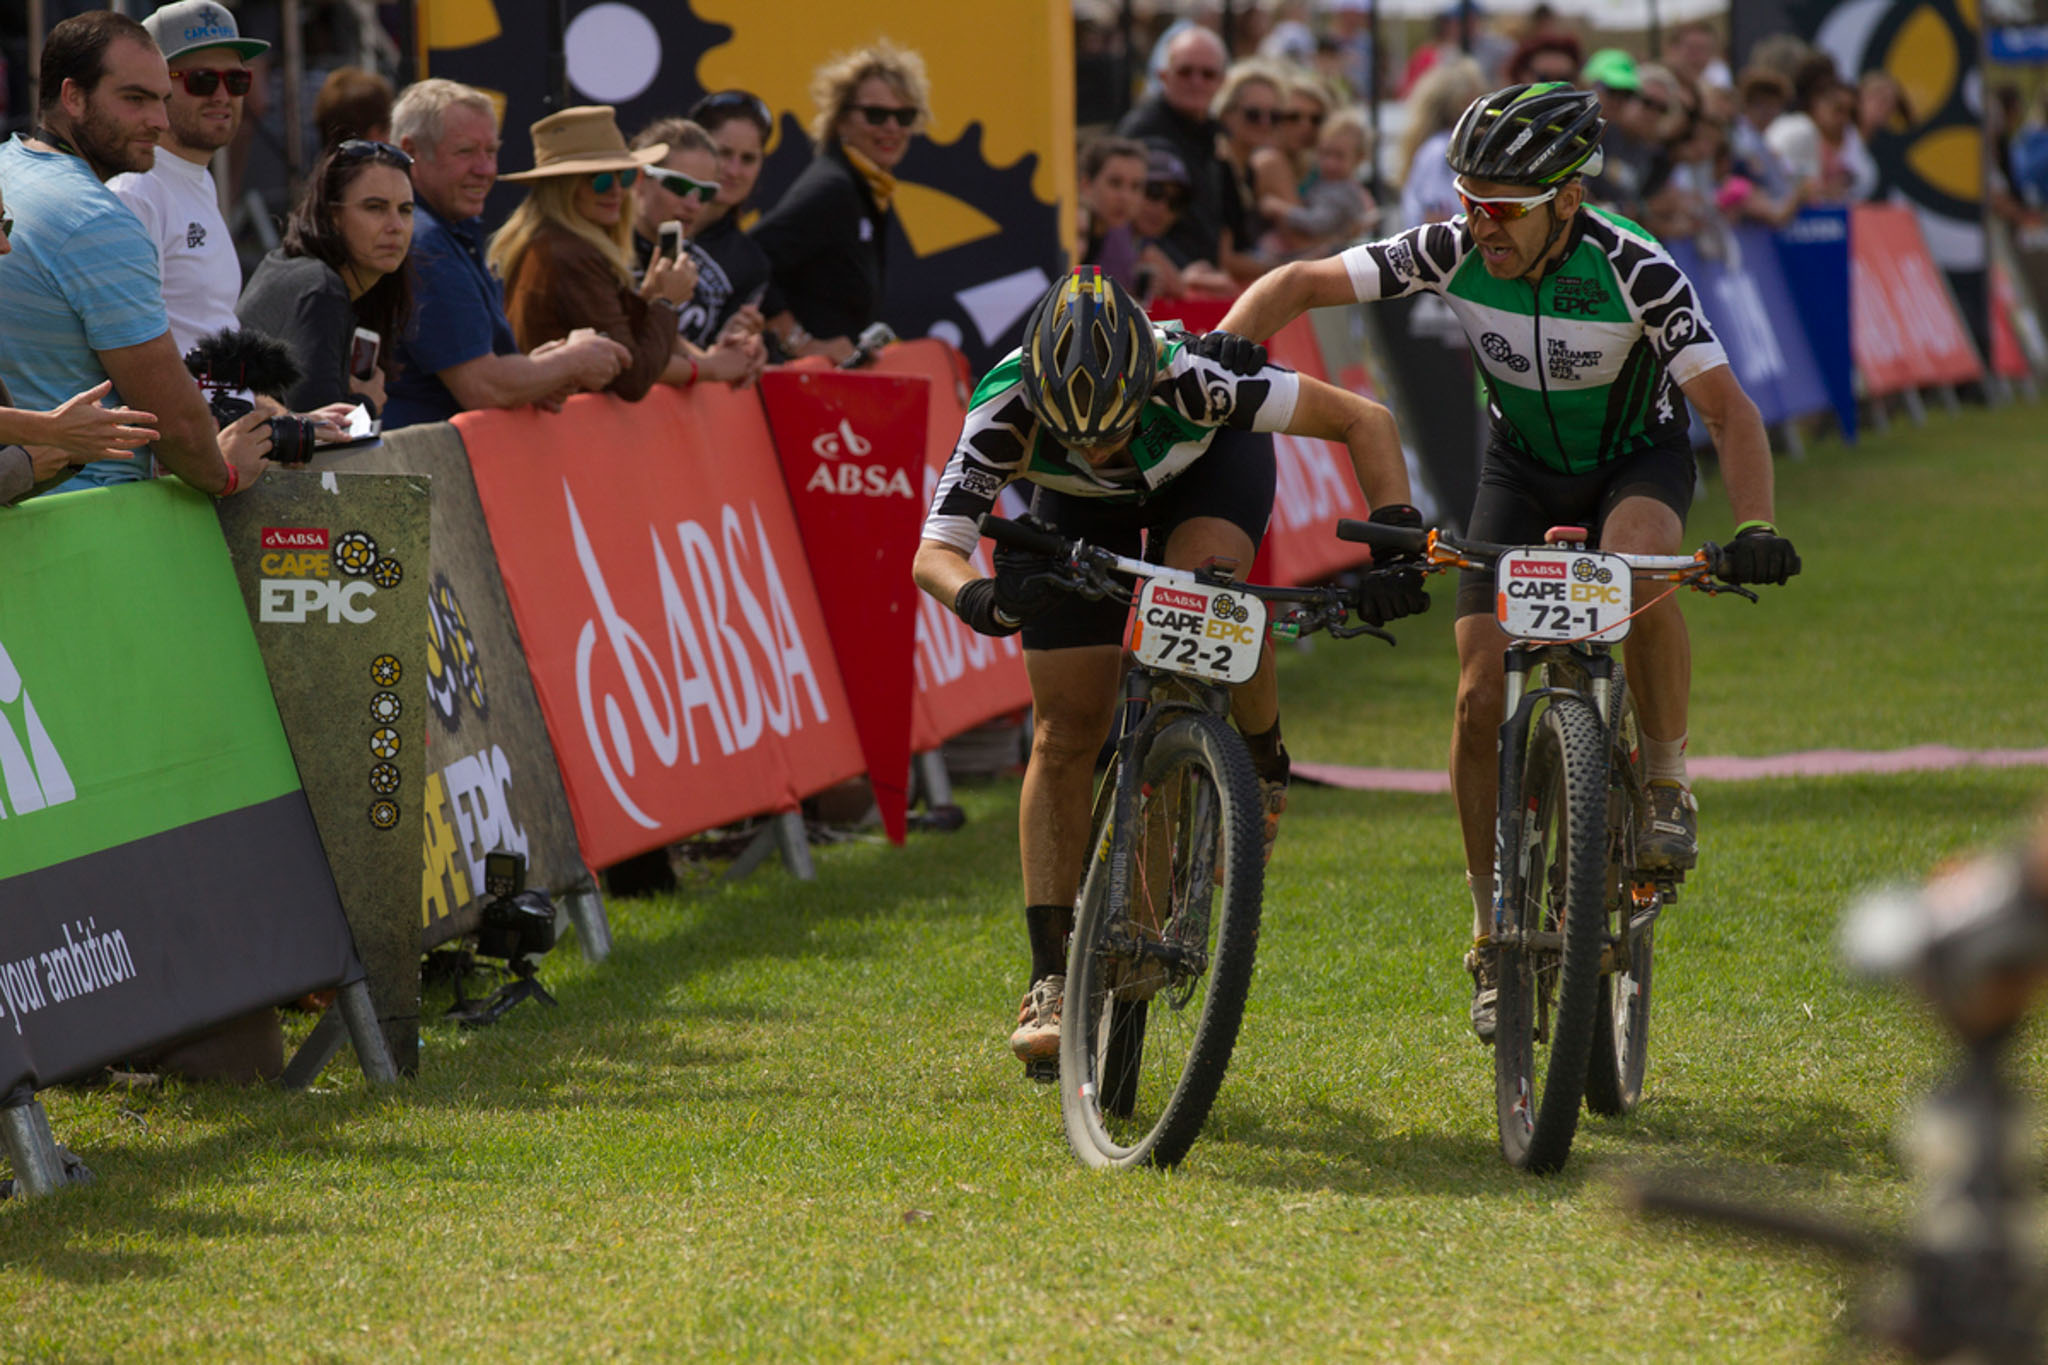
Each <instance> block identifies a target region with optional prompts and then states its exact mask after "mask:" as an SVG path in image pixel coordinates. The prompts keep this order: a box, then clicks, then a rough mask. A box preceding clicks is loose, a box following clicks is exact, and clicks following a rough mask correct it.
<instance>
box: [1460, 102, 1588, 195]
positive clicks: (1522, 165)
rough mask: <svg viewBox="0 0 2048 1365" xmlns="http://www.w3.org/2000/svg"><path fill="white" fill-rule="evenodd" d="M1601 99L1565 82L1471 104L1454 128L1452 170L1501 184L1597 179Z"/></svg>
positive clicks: (1532, 183) (1559, 182)
mask: <svg viewBox="0 0 2048 1365" xmlns="http://www.w3.org/2000/svg"><path fill="white" fill-rule="evenodd" d="M1606 131H1607V124H1606V122H1605V121H1604V120H1603V119H1601V117H1600V97H1599V96H1598V95H1595V94H1594V93H1593V92H1592V91H1590V90H1580V89H1577V88H1576V87H1574V86H1572V85H1571V84H1570V83H1568V82H1566V81H1546V82H1544V83H1542V84H1538V85H1511V86H1509V87H1507V88H1506V89H1505V90H1496V91H1494V92H1493V93H1492V94H1490V95H1481V96H1480V97H1479V98H1478V99H1476V100H1474V101H1472V103H1471V104H1470V105H1468V106H1467V107H1466V109H1465V112H1464V114H1463V115H1462V116H1461V117H1460V118H1459V119H1458V122H1457V125H1456V126H1455V127H1453V128H1452V129H1451V146H1450V150H1449V152H1448V156H1449V158H1450V163H1451V169H1452V170H1454V171H1456V172H1457V173H1458V174H1460V175H1463V176H1468V177H1470V178H1471V179H1473V180H1491V181H1495V182H1497V183H1500V184H1503V185H1556V184H1561V183H1563V182H1564V181H1565V180H1568V179H1570V178H1571V177H1572V176H1574V175H1598V174H1599V173H1600V166H1601V161H1602V156H1601V152H1600V135H1601V134H1602V133H1604V132H1606Z"/></svg>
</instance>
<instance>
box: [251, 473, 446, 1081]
mask: <svg viewBox="0 0 2048 1365" xmlns="http://www.w3.org/2000/svg"><path fill="white" fill-rule="evenodd" d="M428 492H429V489H428V480H427V479H426V478H425V477H423V476H420V475H406V474H333V473H314V472H312V471H311V470H303V469H273V470H271V471H270V473H268V474H266V475H265V476H264V478H263V481H262V482H261V483H259V484H257V485H256V486H255V487H254V488H252V489H250V490H249V491H248V492H246V493H242V494H240V495H238V496H236V497H232V498H228V499H225V500H223V501H222V502H221V504H220V507H219V511H220V524H221V530H222V532H223V533H224V534H225V535H226V536H227V542H228V553H229V555H230V557H231V558H232V559H233V561H234V565H235V573H236V576H237V577H238V578H239V579H240V580H241V584H242V597H243V600H244V602H245V603H246V604H247V607H248V611H249V618H250V620H252V621H254V622H255V623H256V642H257V644H258V645H259V646H260V647H261V649H262V651H263V663H264V666H265V667H266V668H267V669H268V670H269V673H270V690H271V694H272V695H273V696H274V697H275V698H276V700H277V709H278V714H279V715H280V716H282V717H283V719H284V728H285V734H286V735H287V736H288V737H289V738H290V740H291V747H292V757H293V759H294V760H295V761H296V762H297V764H298V770H299V778H300V780H301V781H302V782H303V783H304V784H305V788H306V798H307V800H308V801H309V802H310V803H311V805H312V807H313V818H314V820H315V822H316V823H317V824H318V826H319V830H320V842H321V844H322V846H323V847H324V848H325V849H326V851H327V864H328V866H329V867H330V868H332V869H333V871H334V881H335V885H336V886H338V887H339V888H340V890H341V903H342V908H343V909H344V910H346V911H347V912H348V923H349V929H350V930H351V931H352V932H353V934H354V936H355V942H356V950H357V951H358V952H359V953H361V954H362V958H363V966H364V967H365V968H366V969H367V970H368V971H369V974H370V996H371V999H372V1000H373V1001H374V1002H375V1003H376V1006H377V1018H378V1020H379V1022H380V1023H381V1024H382V1026H383V1029H384V1038H385V1042H386V1043H387V1044H388V1045H389V1047H390V1049H391V1057H392V1060H393V1061H394V1062H395V1063H396V1064H397V1066H398V1069H399V1070H400V1071H402V1072H405V1073H407V1074H408V1075H409V1074H411V1073H413V1072H415V1071H417V1070H418V1069H419V1043H420V1027H419V1025H420V1018H419V1016H420V849H419V843H418V837H419V829H420V792H421V786H422V781H421V768H422V756H421V751H422V749H423V748H424V747H425V746H424V745H423V744H421V742H420V741H421V738H422V737H423V736H424V734H425V732H426V719H425V715H424V708H425V704H426V697H427V692H426V687H425V684H424V679H425V677H426V672H427V670H426V652H427V648H426V647H427V566H428V555H427V528H428V502H429V498H428Z"/></svg>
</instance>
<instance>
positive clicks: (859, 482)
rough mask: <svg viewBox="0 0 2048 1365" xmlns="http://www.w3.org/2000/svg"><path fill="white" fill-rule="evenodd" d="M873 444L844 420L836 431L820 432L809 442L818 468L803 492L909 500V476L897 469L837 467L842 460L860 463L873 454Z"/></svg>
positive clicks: (858, 466)
mask: <svg viewBox="0 0 2048 1365" xmlns="http://www.w3.org/2000/svg"><path fill="white" fill-rule="evenodd" d="M874 448H875V443H874V442H873V441H870V440H869V439H868V438H867V437H865V436H863V435H861V434H860V433H859V432H857V431H855V430H854V429H853V424H852V423H851V422H849V421H847V420H846V419H845V418H843V417H842V418H840V419H839V427H838V429H837V430H835V431H821V432H819V433H818V435H817V436H816V438H814V439H813V440H812V441H811V453H812V454H814V455H816V456H817V457H818V461H819V463H818V467H817V468H816V469H814V470H812V471H811V477H810V478H809V479H808V480H806V481H805V483H804V492H806V493H811V492H819V493H831V494H834V495H843V496H849V497H862V498H912V499H913V500H915V495H913V494H912V493H911V491H910V479H909V476H907V475H906V474H904V472H903V471H902V470H900V469H884V468H882V467H881V466H880V465H858V464H844V463H840V461H841V460H842V458H844V459H849V460H863V459H866V458H867V457H868V456H869V455H870V454H871V453H873V451H874Z"/></svg>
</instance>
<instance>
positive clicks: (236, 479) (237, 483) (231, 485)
mask: <svg viewBox="0 0 2048 1365" xmlns="http://www.w3.org/2000/svg"><path fill="white" fill-rule="evenodd" d="M223 463H225V464H226V465H227V467H228V481H227V485H226V486H225V487H224V488H222V489H221V490H220V492H218V493H215V494H214V496H215V497H216V498H224V497H227V496H228V495H229V494H230V493H233V492H234V491H235V490H236V489H237V488H240V487H241V486H242V476H241V474H240V473H239V472H237V470H236V469H235V465H234V461H232V460H228V461H224V462H223Z"/></svg>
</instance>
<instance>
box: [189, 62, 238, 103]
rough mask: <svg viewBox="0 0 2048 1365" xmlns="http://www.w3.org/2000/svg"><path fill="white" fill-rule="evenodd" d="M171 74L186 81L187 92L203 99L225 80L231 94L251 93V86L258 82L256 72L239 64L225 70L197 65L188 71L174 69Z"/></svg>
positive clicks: (218, 87)
mask: <svg viewBox="0 0 2048 1365" xmlns="http://www.w3.org/2000/svg"><path fill="white" fill-rule="evenodd" d="M171 74H172V75H173V76H175V77H177V78H178V79H179V80H181V81H183V82H184V83H185V93H186V94H188V95H197V96H199V97H200V98H202V99H203V98H205V97H206V96H208V95H211V94H212V93H213V92H214V91H216V90H218V89H220V87H221V84H222V83H223V82H225V83H226V84H227V87H228V93H229V94H230V95H246V94H248V93H249V87H250V86H251V85H254V84H255V83H256V73H255V72H253V71H250V70H248V69H247V68H246V67H239V66H234V67H229V68H228V69H227V70H225V71H215V70H212V69H211V68H209V67H203V66H195V67H192V68H191V69H189V70H186V71H173V72H172V73H171Z"/></svg>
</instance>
